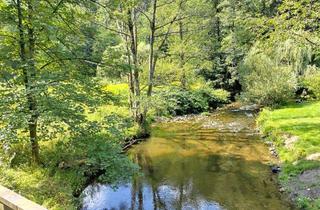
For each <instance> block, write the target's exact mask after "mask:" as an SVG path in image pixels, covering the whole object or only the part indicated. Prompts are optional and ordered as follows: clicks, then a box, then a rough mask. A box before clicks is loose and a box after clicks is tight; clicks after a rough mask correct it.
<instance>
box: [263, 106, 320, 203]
mask: <svg viewBox="0 0 320 210" xmlns="http://www.w3.org/2000/svg"><path fill="white" fill-rule="evenodd" d="M257 122H258V125H259V127H260V130H261V131H262V132H263V133H264V134H265V135H267V136H268V139H269V140H271V141H273V143H274V144H275V146H276V149H277V151H278V153H279V158H280V161H281V162H282V164H283V166H282V169H283V170H282V172H281V174H280V176H279V179H280V182H281V183H282V185H284V186H285V185H286V184H287V183H288V182H289V180H294V179H295V178H296V177H297V176H298V175H299V174H301V173H302V172H303V171H305V170H309V169H314V168H319V167H320V161H319V160H312V161H311V160H306V158H307V157H308V156H309V155H311V154H315V153H320V102H319V101H318V102H308V103H303V104H290V105H286V106H283V107H281V108H278V109H274V110H271V109H264V110H263V111H262V112H261V113H260V115H259V117H258V119H257ZM285 135H286V136H288V135H289V136H296V137H298V138H297V139H298V140H297V141H295V142H294V143H292V145H291V146H290V147H287V146H286V145H285V137H284V136H285ZM319 203H320V198H319V199H317V200H315V201H312V200H310V199H308V198H303V197H299V198H298V199H297V205H298V207H299V208H301V209H318V207H319Z"/></svg>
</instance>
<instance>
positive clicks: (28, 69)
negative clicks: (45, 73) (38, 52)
mask: <svg viewBox="0 0 320 210" xmlns="http://www.w3.org/2000/svg"><path fill="white" fill-rule="evenodd" d="M27 6H28V11H27V12H28V24H29V25H28V26H27V28H28V30H27V31H28V44H29V45H28V46H29V48H28V54H27V53H26V41H25V38H24V33H25V32H24V26H23V14H22V7H21V0H17V12H18V29H19V48H20V58H21V61H22V65H23V69H22V70H23V76H24V86H25V90H26V97H27V103H28V108H29V114H30V118H29V119H28V127H29V138H30V143H31V152H32V162H33V163H36V164H38V163H39V162H40V156H39V143H38V138H37V124H38V123H37V122H38V110H37V101H36V97H35V93H34V91H35V90H34V83H35V77H36V68H35V63H34V50H35V39H34V31H33V27H32V13H33V8H32V2H31V0H28V1H27Z"/></svg>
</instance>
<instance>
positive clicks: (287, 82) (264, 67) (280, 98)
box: [240, 48, 297, 105]
mask: <svg viewBox="0 0 320 210" xmlns="http://www.w3.org/2000/svg"><path fill="white" fill-rule="evenodd" d="M241 68H242V69H241V73H240V74H241V84H243V93H242V96H241V97H242V98H243V99H244V100H246V101H250V102H254V103H258V104H263V105H275V104H282V103H285V102H287V101H288V100H289V99H290V98H292V96H293V95H294V92H295V89H296V87H297V79H296V76H295V72H294V71H293V70H292V69H291V68H290V67H289V66H281V65H278V64H277V63H276V62H275V61H274V60H273V59H272V58H271V57H269V56H268V55H266V54H265V53H263V52H261V50H259V49H256V48H254V49H252V50H251V52H250V53H249V54H248V56H247V57H246V59H245V60H244V63H243V65H242V67H241Z"/></svg>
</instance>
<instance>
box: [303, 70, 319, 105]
mask: <svg viewBox="0 0 320 210" xmlns="http://www.w3.org/2000/svg"><path fill="white" fill-rule="evenodd" d="M303 85H304V86H305V87H306V88H307V89H308V90H309V91H310V92H311V93H312V94H313V95H314V96H315V97H316V98H317V99H320V69H319V68H317V67H315V66H309V67H308V69H307V71H306V73H305V76H304V79H303Z"/></svg>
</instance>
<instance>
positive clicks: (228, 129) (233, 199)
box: [83, 110, 291, 210]
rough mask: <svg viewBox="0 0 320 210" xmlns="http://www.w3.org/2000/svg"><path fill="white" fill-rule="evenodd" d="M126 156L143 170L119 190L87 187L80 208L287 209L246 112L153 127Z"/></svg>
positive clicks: (249, 113)
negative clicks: (142, 140)
mask: <svg viewBox="0 0 320 210" xmlns="http://www.w3.org/2000/svg"><path fill="white" fill-rule="evenodd" d="M129 155H130V156H131V157H132V158H133V160H134V161H135V162H136V163H138V164H139V165H140V167H141V170H142V172H143V174H144V175H143V176H139V177H137V178H135V179H133V180H132V182H130V183H126V184H123V185H121V186H119V187H118V188H117V189H113V188H111V187H109V186H107V185H91V186H89V187H88V188H87V189H86V190H85V192H84V195H85V197H84V201H83V210H103V209H108V210H111V209H112V210H113V209H145V210H153V209H168V210H171V209H186V210H187V209H188V210H189V209H190V210H191V209H200V210H202V209H203V210H210V209H212V210H215V209H217V210H218V209H228V210H263V209H264V210H287V209H291V208H290V207H289V205H288V204H287V203H286V202H285V201H284V200H283V199H282V197H281V195H280V193H279V192H278V190H277V185H276V183H275V182H274V179H275V177H274V176H273V175H272V174H271V171H270V167H269V166H268V163H270V161H272V159H271V157H270V155H269V152H268V148H267V147H266V146H265V145H264V144H263V142H262V141H261V139H260V137H259V135H258V134H257V132H256V129H255V118H254V113H253V112H250V111H240V110H233V111H232V110H229V111H228V110H227V111H217V112H215V113H213V114H211V115H210V116H195V117H189V118H188V119H186V120H182V121H176V122H166V123H159V124H156V125H155V126H154V127H153V132H152V137H151V138H150V139H148V141H146V142H144V143H141V144H140V145H136V146H134V147H133V148H132V149H131V150H130V151H129Z"/></svg>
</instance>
